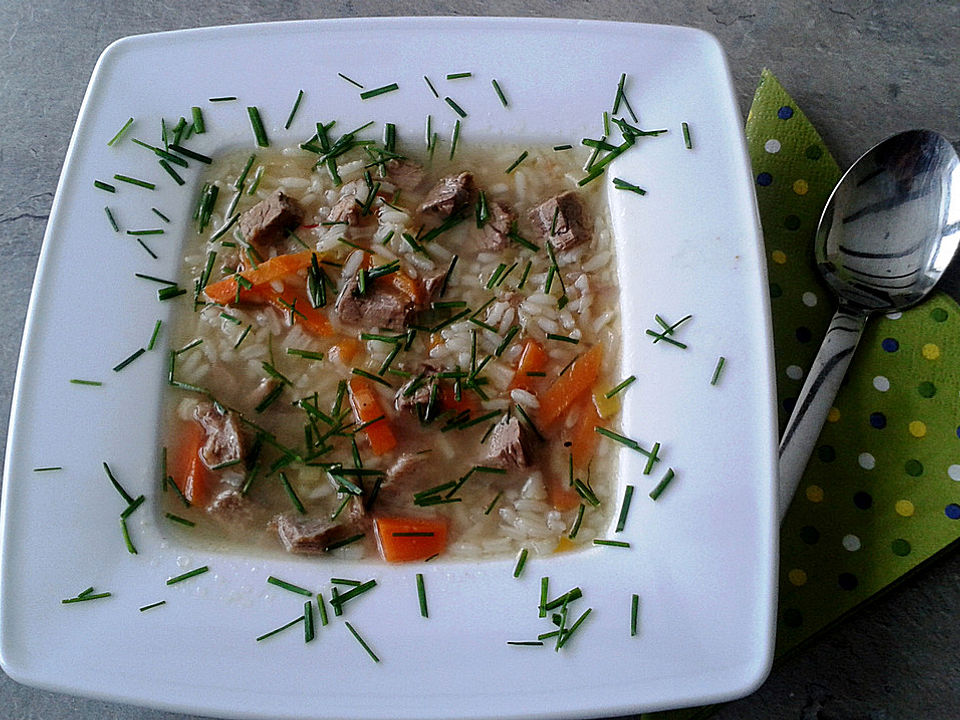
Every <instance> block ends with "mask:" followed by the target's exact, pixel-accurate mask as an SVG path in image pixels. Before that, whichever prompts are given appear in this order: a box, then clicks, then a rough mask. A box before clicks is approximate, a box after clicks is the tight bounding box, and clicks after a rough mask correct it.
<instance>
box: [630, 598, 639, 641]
mask: <svg viewBox="0 0 960 720" xmlns="http://www.w3.org/2000/svg"><path fill="white" fill-rule="evenodd" d="M639 610H640V596H639V595H637V594H636V593H634V594H633V595H631V596H630V637H636V636H637V616H638V615H639Z"/></svg>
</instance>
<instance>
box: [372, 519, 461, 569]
mask: <svg viewBox="0 0 960 720" xmlns="http://www.w3.org/2000/svg"><path fill="white" fill-rule="evenodd" d="M373 526H374V529H375V531H376V536H377V547H378V548H379V549H380V556H381V557H382V558H383V559H384V560H386V561H387V562H410V561H411V560H424V559H426V558H428V557H431V556H432V555H436V554H438V553H442V552H443V551H444V550H445V549H446V547H447V523H446V521H445V520H441V519H433V518H404V517H380V518H375V519H374V521H373Z"/></svg>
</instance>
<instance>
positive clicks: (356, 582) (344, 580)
mask: <svg viewBox="0 0 960 720" xmlns="http://www.w3.org/2000/svg"><path fill="white" fill-rule="evenodd" d="M330 582H332V583H333V584H334V585H349V586H350V587H357V586H359V585H362V584H363V583H362V582H360V581H359V580H350V579H348V578H330Z"/></svg>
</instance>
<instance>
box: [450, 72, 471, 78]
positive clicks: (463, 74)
mask: <svg viewBox="0 0 960 720" xmlns="http://www.w3.org/2000/svg"><path fill="white" fill-rule="evenodd" d="M468 77H473V73H469V72H458V73H449V74H448V75H447V80H459V79H461V78H468Z"/></svg>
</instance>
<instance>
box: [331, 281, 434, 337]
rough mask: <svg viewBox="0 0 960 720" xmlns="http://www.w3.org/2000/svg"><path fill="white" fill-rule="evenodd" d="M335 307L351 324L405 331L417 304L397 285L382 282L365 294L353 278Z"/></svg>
mask: <svg viewBox="0 0 960 720" xmlns="http://www.w3.org/2000/svg"><path fill="white" fill-rule="evenodd" d="M371 286H372V287H371ZM334 308H335V310H336V312H337V316H338V317H339V318H340V320H341V321H342V322H344V323H346V324H348V325H359V326H360V327H363V328H387V329H389V330H402V329H403V328H404V327H405V326H406V324H407V323H408V322H409V321H410V318H411V317H412V316H413V313H414V311H415V310H416V304H415V303H414V302H413V301H412V300H411V299H410V298H409V297H408V296H407V295H405V294H403V293H402V292H400V291H399V290H397V289H396V288H394V287H393V286H391V285H387V284H381V283H369V284H368V286H367V292H366V293H364V294H362V295H361V294H360V283H359V282H358V280H357V278H356V277H352V278H350V280H348V281H347V282H346V283H344V286H343V288H342V289H341V290H340V295H339V296H338V297H337V302H336V304H335V306H334Z"/></svg>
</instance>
